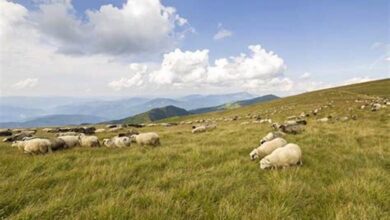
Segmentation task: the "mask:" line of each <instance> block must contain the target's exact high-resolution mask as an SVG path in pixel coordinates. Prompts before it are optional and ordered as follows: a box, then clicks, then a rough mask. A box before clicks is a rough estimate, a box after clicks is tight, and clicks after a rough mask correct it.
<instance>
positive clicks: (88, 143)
mask: <svg viewBox="0 0 390 220" xmlns="http://www.w3.org/2000/svg"><path fill="white" fill-rule="evenodd" d="M79 141H80V145H81V146H82V147H100V142H99V139H98V137H96V136H93V135H90V136H86V135H84V134H81V135H80V136H79Z"/></svg>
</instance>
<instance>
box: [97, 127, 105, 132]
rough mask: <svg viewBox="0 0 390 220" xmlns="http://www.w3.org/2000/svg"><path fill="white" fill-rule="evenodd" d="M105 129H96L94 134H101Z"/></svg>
mask: <svg viewBox="0 0 390 220" xmlns="http://www.w3.org/2000/svg"><path fill="white" fill-rule="evenodd" d="M105 131H106V129H104V128H99V129H96V131H95V133H102V132H105Z"/></svg>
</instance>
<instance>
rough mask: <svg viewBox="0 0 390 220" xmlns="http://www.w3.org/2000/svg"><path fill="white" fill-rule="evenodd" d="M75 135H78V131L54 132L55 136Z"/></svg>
mask: <svg viewBox="0 0 390 220" xmlns="http://www.w3.org/2000/svg"><path fill="white" fill-rule="evenodd" d="M76 135H78V133H77V132H74V131H68V132H61V133H58V134H56V136H57V137H61V136H76Z"/></svg>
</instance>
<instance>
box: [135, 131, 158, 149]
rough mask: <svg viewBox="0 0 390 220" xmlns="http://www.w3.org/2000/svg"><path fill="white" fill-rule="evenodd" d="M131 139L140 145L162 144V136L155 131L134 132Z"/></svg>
mask: <svg viewBox="0 0 390 220" xmlns="http://www.w3.org/2000/svg"><path fill="white" fill-rule="evenodd" d="M130 140H131V142H135V143H137V144H139V145H152V146H157V145H160V137H159V136H158V134H157V133H155V132H147V133H141V134H134V135H132V136H131V137H130Z"/></svg>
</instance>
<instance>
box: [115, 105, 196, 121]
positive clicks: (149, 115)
mask: <svg viewBox="0 0 390 220" xmlns="http://www.w3.org/2000/svg"><path fill="white" fill-rule="evenodd" d="M189 114H190V113H189V112H188V111H186V110H185V109H182V108H178V107H176V106H172V105H169V106H166V107H162V108H154V109H152V110H149V111H147V112H144V113H141V114H138V115H134V116H131V117H127V118H124V119H120V120H114V121H111V122H110V123H116V124H121V123H135V124H140V123H147V122H152V121H157V120H161V119H165V118H170V117H175V116H184V115H189Z"/></svg>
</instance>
